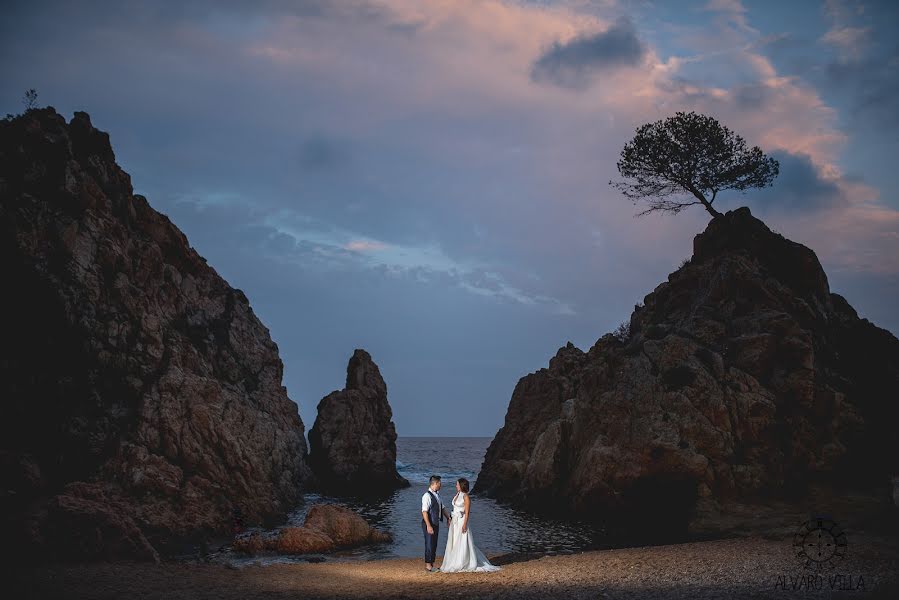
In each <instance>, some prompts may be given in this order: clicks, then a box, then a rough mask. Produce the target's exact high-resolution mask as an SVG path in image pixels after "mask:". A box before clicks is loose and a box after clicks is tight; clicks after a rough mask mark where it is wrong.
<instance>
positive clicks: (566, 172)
mask: <svg viewBox="0 0 899 600" xmlns="http://www.w3.org/2000/svg"><path fill="white" fill-rule="evenodd" d="M897 26H899V2H891V1H882V2H855V1H850V0H845V1H826V2H820V1H814V2H813V1H808V2H800V1H796V2H793V1H784V0H779V1H760V2H749V1H748V0H747V1H745V2H742V3H741V2H739V1H738V0H712V1H708V2H706V1H701V2H665V1H661V0H660V1H657V2H650V1H638V0H633V1H627V0H619V1H614V0H604V1H599V2H591V1H589V0H572V1H570V2H565V1H561V0H560V1H549V0H547V1H536V0H534V1H517V2H516V1H505V2H503V1H494V0H430V1H427V0H384V1H379V0H359V1H356V0H341V1H339V2H338V1H331V2H328V1H325V0H303V1H298V2H288V1H287V0H282V1H277V0H271V1H255V2H237V1H233V0H227V1H221V0H185V1H180V2H171V3H162V2H132V1H127V0H125V1H119V2H91V1H85V2H70V1H60V2H41V1H27V2H17V1H13V2H5V3H4V16H3V19H2V20H0V65H2V72H3V78H2V83H0V114H6V113H8V112H9V113H17V112H20V111H21V110H22V109H23V106H22V102H21V98H22V96H23V93H24V91H25V90H27V89H28V88H35V89H36V90H37V91H38V94H39V96H38V104H39V105H41V106H45V105H50V106H53V107H55V108H56V110H57V111H59V112H60V113H62V114H63V115H64V116H65V117H66V118H67V119H71V117H72V113H73V111H76V110H84V111H86V112H88V113H89V114H90V115H91V119H92V121H93V123H94V125H95V126H96V127H98V128H100V129H102V130H105V131H107V132H109V134H110V137H111V141H112V145H113V149H114V151H115V153H116V158H117V161H118V163H119V164H120V165H121V166H122V168H123V169H125V170H126V171H127V172H128V173H130V174H131V177H132V182H133V184H134V187H135V192H137V193H140V194H143V195H145V196H146V197H147V198H148V200H149V202H150V204H151V205H152V206H153V207H154V208H156V209H157V210H159V211H160V212H163V213H165V214H167V215H168V216H169V217H170V218H171V219H172V220H173V221H174V223H175V224H176V225H178V227H180V228H181V229H182V230H183V231H184V232H185V234H186V235H187V237H188V239H189V240H190V242H191V244H192V245H193V246H194V247H195V248H196V249H197V250H198V252H200V254H202V255H203V256H204V257H205V258H206V259H208V261H209V264H211V265H212V266H213V267H214V268H215V269H216V270H217V271H218V272H219V273H220V274H221V275H222V276H223V277H224V278H225V279H226V280H228V282H229V283H230V284H231V285H233V286H234V287H238V288H240V289H242V290H244V292H245V293H246V295H247V296H248V297H249V299H250V302H251V304H252V306H253V308H254V310H255V312H256V314H257V315H259V317H260V319H261V320H262V322H263V323H264V324H265V325H266V326H267V327H268V328H269V330H270V331H271V334H272V337H273V339H274V340H275V342H277V344H278V346H279V348H280V350H281V357H282V359H283V360H284V363H285V385H286V386H287V389H288V392H289V395H290V397H291V398H292V399H293V400H294V401H296V402H297V403H298V404H299V405H300V415H301V417H302V418H303V420H304V422H305V423H306V427H307V428H309V427H311V426H312V422H313V420H314V418H315V406H316V405H317V403H318V400H319V399H320V398H321V397H322V396H324V395H325V394H327V393H328V392H330V391H332V390H334V389H339V388H342V387H343V383H344V377H345V370H346V363H347V360H348V359H349V357H350V356H351V355H352V353H353V349H354V348H365V349H366V350H368V351H369V352H370V353H371V355H372V357H373V358H374V360H375V362H377V363H378V365H379V366H380V368H381V372H382V374H383V375H384V377H385V379H386V381H387V386H388V395H389V399H390V402H391V405H392V407H393V411H394V420H395V422H396V425H397V429H398V432H399V434H400V435H477V436H492V435H493V434H495V433H496V430H497V429H498V428H499V427H500V426H501V425H502V422H503V417H504V415H505V412H506V407H507V405H508V402H509V397H510V395H511V393H512V390H513V388H514V386H515V383H516V382H517V380H518V378H519V377H521V376H523V375H525V374H527V373H529V372H532V371H535V370H536V369H539V368H541V367H544V366H546V365H547V362H548V360H549V359H550V357H552V356H553V355H554V354H555V352H556V350H557V349H558V348H559V346H562V345H564V344H565V343H566V342H567V341H569V340H570V341H571V342H573V343H574V344H575V345H577V346H578V347H580V348H581V349H583V350H587V349H588V348H589V347H590V346H591V345H592V344H593V343H594V342H595V341H596V340H597V339H598V338H599V337H600V336H602V335H603V334H604V333H606V332H608V331H611V330H613V329H614V328H615V327H616V326H617V325H618V324H619V323H620V322H622V321H624V320H627V319H628V318H629V316H630V313H631V311H632V309H633V306H634V304H635V303H638V302H642V300H643V297H644V296H645V295H646V294H648V293H649V292H651V291H652V290H653V288H655V287H656V285H658V284H659V283H660V282H662V281H664V280H665V278H666V276H667V275H668V273H669V272H671V271H673V270H674V269H676V268H677V267H678V266H679V265H680V263H681V262H682V261H683V260H684V259H685V258H687V257H689V256H690V254H691V251H692V241H693V236H694V235H695V234H697V233H699V232H701V231H702V230H703V229H704V228H705V226H706V224H707V222H708V220H709V215H708V214H707V213H706V212H705V211H703V210H701V209H700V208H699V207H691V208H693V210H688V211H685V212H683V213H681V214H679V215H652V216H647V217H641V218H639V219H637V218H634V214H635V213H636V212H637V210H638V208H635V207H634V206H633V205H632V204H631V202H630V201H629V200H627V199H626V198H624V197H623V196H621V195H620V193H618V192H617V191H616V190H615V189H614V188H612V187H611V186H609V184H608V182H609V180H610V179H615V180H617V179H619V176H618V173H617V170H616V167H615V163H616V161H617V160H618V155H619V153H620V151H621V148H622V146H623V145H624V143H625V142H627V141H628V140H629V139H630V138H631V137H632V136H633V133H634V129H635V128H636V127H637V126H639V125H641V124H643V123H646V122H649V121H655V120H658V119H663V118H665V117H667V116H671V115H673V114H674V113H675V111H679V110H684V111H689V110H695V111H697V112H702V113H705V114H708V115H711V116H713V117H715V118H717V119H719V120H720V121H721V122H722V123H723V124H725V125H727V126H728V127H730V128H731V129H733V130H734V131H735V132H737V133H738V134H740V135H742V136H743V137H744V138H745V139H746V141H747V142H748V143H749V144H750V145H758V146H760V147H761V148H762V149H763V150H764V151H765V152H767V153H768V154H769V155H771V156H773V157H775V158H776V159H777V160H778V161H780V176H779V177H778V178H777V180H776V181H775V184H774V187H772V188H768V189H766V190H764V191H755V192H750V193H746V194H745V195H741V194H739V193H736V192H730V193H725V194H723V195H720V196H719V198H718V200H717V202H716V207H718V209H719V210H721V211H722V212H723V211H724V210H727V209H731V208H735V207H737V206H741V205H744V204H745V205H748V206H749V207H750V209H751V210H752V212H753V214H755V215H756V216H758V217H760V218H762V219H763V220H764V221H765V222H766V223H767V224H768V225H769V227H771V228H772V229H774V230H776V231H779V232H781V233H783V234H784V235H785V236H787V237H788V238H790V239H793V240H795V241H798V242H801V243H803V244H806V245H807V246H809V247H811V248H812V249H813V250H815V252H816V253H817V254H818V257H819V258H820V260H821V262H822V264H823V265H824V268H825V270H826V272H827V275H828V278H829V281H830V285H831V289H832V290H833V291H835V292H838V293H840V294H842V295H844V296H845V297H846V298H847V299H848V300H849V302H850V303H851V304H852V305H853V306H854V307H855V308H856V310H858V312H859V314H860V315H861V316H863V317H866V318H868V319H870V320H871V321H873V322H874V323H876V324H877V325H879V326H881V327H884V328H886V329H889V330H891V331H892V332H893V333H894V334H899V313H897V311H896V308H895V307H896V306H897V305H899V195H897V191H899V169H897V168H896V156H897V151H899V144H897V140H899V100H897V98H899V42H897V40H899V36H897V35H896V29H897Z"/></svg>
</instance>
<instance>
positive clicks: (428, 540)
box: [421, 519, 440, 564]
mask: <svg viewBox="0 0 899 600" xmlns="http://www.w3.org/2000/svg"><path fill="white" fill-rule="evenodd" d="M433 529H434V533H428V524H427V523H425V520H424V519H422V520H421V532H422V533H423V534H425V562H426V563H428V564H433V563H434V559H435V558H437V534H438V533H440V524H439V523H438V524H434V525H433Z"/></svg>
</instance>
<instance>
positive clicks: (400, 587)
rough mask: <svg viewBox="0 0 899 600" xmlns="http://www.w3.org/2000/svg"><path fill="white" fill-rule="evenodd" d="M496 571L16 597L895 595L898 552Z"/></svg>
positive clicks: (203, 579)
mask: <svg viewBox="0 0 899 600" xmlns="http://www.w3.org/2000/svg"><path fill="white" fill-rule="evenodd" d="M491 558H492V559H493V560H494V561H495V562H496V563H497V564H501V565H503V570H502V571H500V572H496V573H485V574H480V573H464V574H448V573H426V572H425V571H424V569H423V563H422V561H421V559H418V558H408V559H406V558H401V559H388V560H375V561H368V562H323V563H303V564H290V565H271V566H264V567H262V566H251V567H246V568H241V569H235V568H233V567H227V566H222V565H210V564H183V563H182V564H178V563H163V564H161V565H158V566H154V565H148V564H135V563H115V564H92V565H83V566H54V567H47V566H45V567H41V568H33V569H27V570H20V571H19V572H18V573H17V577H15V578H14V579H13V588H12V589H13V594H12V595H11V596H7V597H12V598H90V599H97V600H100V599H108V598H130V599H138V598H160V599H161V598H185V599H186V598H220V599H256V598H335V599H336V598H427V599H429V600H433V599H435V598H462V597H469V598H593V599H595V598H722V597H727V598H729V599H735V598H759V597H765V598H785V597H848V598H860V597H865V598H873V597H876V598H897V597H899V577H897V572H899V542H897V540H896V539H894V538H892V537H884V536H873V535H865V536H858V535H856V536H853V538H852V539H851V542H850V546H849V552H848V554H847V556H846V557H845V558H843V559H842V560H840V561H839V563H838V564H837V565H836V566H835V568H833V569H830V570H827V571H824V572H823V573H822V574H821V576H820V577H817V578H816V577H814V576H813V575H812V572H810V571H806V570H804V569H803V568H802V566H801V564H800V563H799V562H798V560H797V559H796V557H795V556H794V552H793V548H792V544H791V540H789V539H765V538H759V537H750V538H733V539H723V540H713V541H703V542H692V543H686V544H672V545H665V546H643V547H634V548H621V549H612V550H601V551H591V552H583V553H579V554H570V555H557V556H544V557H539V558H533V557H522V556H513V555H499V556H494V557H491Z"/></svg>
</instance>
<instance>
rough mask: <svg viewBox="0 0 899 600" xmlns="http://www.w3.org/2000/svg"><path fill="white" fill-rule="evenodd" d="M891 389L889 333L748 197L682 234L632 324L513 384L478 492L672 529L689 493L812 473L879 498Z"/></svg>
mask: <svg viewBox="0 0 899 600" xmlns="http://www.w3.org/2000/svg"><path fill="white" fill-rule="evenodd" d="M897 390H899V340H897V339H896V337H895V336H894V335H893V334H891V333H890V332H889V331H886V330H884V329H881V328H879V327H877V326H875V325H874V324H872V323H871V322H870V321H868V320H867V319H863V318H859V316H858V315H857V314H856V311H855V310H853V308H852V307H851V306H850V305H849V303H848V302H847V301H846V299H845V298H844V297H843V296H840V295H839V294H836V293H832V292H831V291H830V289H829V286H828V281H827V277H826V275H825V273H824V270H823V269H822V268H821V264H820V263H819V262H818V258H817V257H816V256H815V253H814V252H813V251H812V250H810V249H809V248H807V247H806V246H803V245H802V244H798V243H795V242H792V241H790V240H788V239H786V238H784V237H783V236H781V235H779V234H777V233H774V232H772V231H771V230H770V229H769V228H768V227H767V226H766V225H765V224H764V223H763V222H762V221H760V220H759V219H757V218H755V217H754V216H752V214H751V213H750V211H749V209H748V208H745V207H743V208H739V209H737V210H733V211H729V212H727V213H726V214H724V215H722V216H720V217H716V218H715V219H713V220H712V221H711V222H710V223H709V225H708V227H707V228H706V230H705V231H704V232H703V233H701V234H699V235H697V236H696V237H695V239H694V243H693V256H692V258H691V259H690V260H689V261H688V262H686V263H685V264H684V265H683V266H682V267H681V268H679V269H678V270H677V271H675V272H674V273H672V274H671V275H669V276H668V280H667V281H666V282H663V283H661V284H660V285H659V286H658V287H656V289H655V290H654V291H653V292H652V293H650V294H649V295H647V296H646V297H645V298H644V303H643V305H642V306H637V307H636V309H635V310H634V312H633V314H632V315H631V318H630V332H629V334H628V335H621V336H619V337H616V336H614V335H612V334H607V335H604V336H602V337H601V338H600V339H599V340H598V341H597V342H596V343H595V344H594V345H593V347H592V348H590V349H589V351H587V352H582V351H581V350H579V349H578V348H576V347H575V346H574V345H572V344H570V343H569V344H568V345H567V346H566V347H564V348H561V349H560V350H559V351H558V353H557V354H556V356H555V357H554V358H553V359H552V360H551V361H550V363H549V367H548V368H543V369H540V370H538V371H537V372H535V373H531V374H530V375H527V376H525V377H523V378H522V379H521V380H520V381H519V382H518V384H517V385H516V387H515V390H514V392H513V394H512V399H511V402H510V404H509V408H508V412H507V414H506V419H505V424H504V425H503V427H502V428H501V429H500V431H499V432H498V433H497V435H496V437H495V438H494V439H493V441H492V443H491V444H490V447H489V449H488V451H487V455H486V457H485V460H484V463H483V466H482V467H481V471H480V474H479V476H478V479H477V483H476V491H477V492H479V493H483V494H486V495H488V496H493V497H496V498H502V499H507V500H510V501H513V502H515V503H517V504H519V505H521V506H524V507H527V508H531V509H535V510H552V509H556V510H558V511H561V512H566V513H567V514H569V515H578V516H582V517H587V518H598V519H611V518H613V516H614V518H616V519H617V522H619V523H622V522H627V523H637V524H640V525H645V526H648V527H658V528H660V530H661V529H669V530H675V531H677V530H679V529H680V528H682V527H684V528H686V527H687V525H688V524H689V523H690V520H691V519H693V518H695V515H696V511H695V509H696V507H697V504H698V503H699V502H704V503H705V502H719V501H721V502H723V501H726V500H729V499H735V498H736V499H741V500H749V499H758V500H759V501H760V502H766V501H767V500H768V499H780V498H785V497H788V496H791V495H793V494H798V495H801V494H803V493H804V491H805V490H806V489H808V488H809V486H812V485H830V486H859V487H860V488H861V487H867V486H874V487H877V488H878V489H879V488H883V490H884V493H883V497H884V498H886V497H887V496H888V494H887V493H886V490H887V489H888V488H889V487H890V482H891V479H890V478H891V476H894V475H896V474H897V473H899V441H897V440H899V436H897V433H896V422H897V417H899V402H897V399H899V397H897ZM869 489H870V488H869ZM792 497H797V496H792ZM628 517H632V519H629V518H628Z"/></svg>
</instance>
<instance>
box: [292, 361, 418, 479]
mask: <svg viewBox="0 0 899 600" xmlns="http://www.w3.org/2000/svg"><path fill="white" fill-rule="evenodd" d="M309 463H310V465H311V467H312V470H313V473H314V474H315V479H316V482H317V485H318V486H319V487H320V488H321V489H322V490H324V491H328V492H331V493H345V494H350V495H355V496H365V495H377V494H383V493H387V492H390V491H392V490H395V489H397V488H402V487H408V486H409V482H408V481H406V479H404V478H403V477H401V476H400V474H399V473H397V470H396V427H395V426H394V424H393V412H392V411H391V410H390V404H389V403H388V402H387V384H386V383H384V379H383V378H382V377H381V371H380V370H379V369H378V365H376V364H375V363H374V361H373V360H372V358H371V355H369V353H368V352H366V351H365V350H362V349H358V348H357V349H356V350H355V351H354V352H353V356H352V357H351V358H350V362H349V364H348V365H347V370H346V387H345V388H344V389H343V390H339V391H334V392H331V393H330V394H328V395H327V396H325V397H324V398H322V399H321V401H320V402H319V403H318V416H317V417H316V419H315V424H314V425H313V426H312V429H310V430H309Z"/></svg>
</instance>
